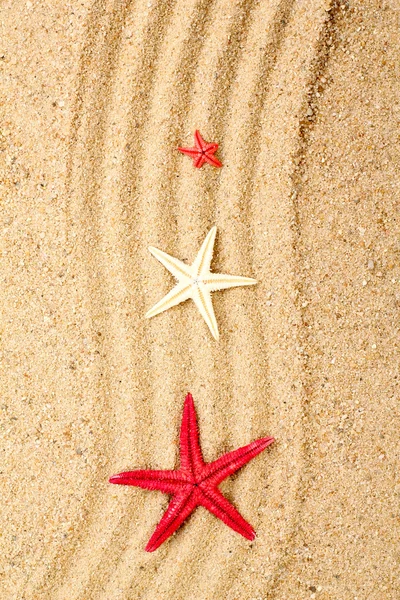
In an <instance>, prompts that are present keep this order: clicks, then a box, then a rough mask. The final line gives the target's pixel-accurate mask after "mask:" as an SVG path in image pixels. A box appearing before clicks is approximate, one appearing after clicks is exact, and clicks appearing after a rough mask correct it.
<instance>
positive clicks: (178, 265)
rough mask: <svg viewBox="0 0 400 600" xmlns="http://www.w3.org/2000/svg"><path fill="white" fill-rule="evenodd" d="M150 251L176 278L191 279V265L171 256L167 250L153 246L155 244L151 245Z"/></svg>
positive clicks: (179, 279)
mask: <svg viewBox="0 0 400 600" xmlns="http://www.w3.org/2000/svg"><path fill="white" fill-rule="evenodd" d="M149 252H150V253H151V254H152V255H153V256H154V258H156V259H157V260H158V261H159V262H160V263H161V264H162V265H164V267H165V268H166V269H168V271H169V272H170V273H171V274H172V275H173V276H174V277H175V278H176V279H178V281H181V280H182V278H186V279H191V274H190V267H189V266H188V265H187V264H185V263H184V262H182V261H181V260H178V259H177V258H174V257H173V256H170V255H169V254H167V253H166V252H163V251H162V250H159V249H158V248H153V246H150V247H149Z"/></svg>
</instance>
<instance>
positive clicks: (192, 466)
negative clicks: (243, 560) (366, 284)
mask: <svg viewBox="0 0 400 600" xmlns="http://www.w3.org/2000/svg"><path fill="white" fill-rule="evenodd" d="M273 441H274V438H272V437H265V438H260V439H259V440H256V441H254V442H251V444H249V445H248V446H244V447H243V448H239V449H238V450H233V451H232V452H228V453H227V454H224V455H223V456H221V457H220V458H218V459H217V460H214V461H213V462H211V463H205V462H204V461H203V456H202V453H201V448H200V444H199V433H198V428H197V416H196V410H195V407H194V403H193V398H192V395H191V394H188V395H187V396H186V399H185V405H184V408H183V416H182V425H181V434H180V462H181V465H180V468H179V469H177V470H175V471H152V470H140V471H127V472H125V473H119V474H118V475H113V476H112V477H110V483H119V484H121V485H135V486H138V487H141V488H144V489H147V490H160V491H161V492H164V493H165V494H172V498H171V501H170V503H169V505H168V508H167V510H166V512H165V513H164V516H163V517H162V519H161V521H160V522H159V524H158V525H157V527H156V530H155V531H154V533H153V535H152V536H151V538H150V540H149V542H148V544H147V546H146V551H147V552H154V550H156V549H157V548H158V547H159V546H160V545H161V544H162V543H163V542H164V541H165V540H166V539H167V538H169V536H170V535H172V534H173V533H174V532H175V531H176V530H177V529H178V527H180V525H181V524H182V523H183V522H184V521H185V519H186V518H187V517H188V516H189V515H190V514H191V513H192V512H193V511H194V509H195V508H196V507H197V506H204V508H206V509H207V510H209V511H210V512H211V513H213V514H214V515H215V516H216V517H218V518H219V519H221V521H223V522H224V523H225V524H226V525H228V526H229V527H231V528H232V529H234V530H235V531H237V532H238V533H240V534H241V535H243V536H244V537H245V538H247V539H249V540H253V539H254V538H255V535H256V534H255V531H254V529H253V528H252V526H251V525H250V524H249V523H247V521H245V520H244V519H243V517H242V516H241V514H240V513H239V512H238V511H237V510H236V508H234V507H233V506H232V504H231V503H230V502H228V500H227V499H226V498H225V496H223V495H222V494H221V492H220V491H219V489H218V485H219V484H220V483H221V481H223V480H224V479H226V477H229V475H232V473H235V471H237V470H238V469H240V467H242V466H243V465H245V464H246V463H248V462H249V461H250V460H251V459H252V458H254V457H255V456H257V454H259V453H260V452H262V451H263V450H265V448H266V447H267V446H269V445H270V444H272V443H273Z"/></svg>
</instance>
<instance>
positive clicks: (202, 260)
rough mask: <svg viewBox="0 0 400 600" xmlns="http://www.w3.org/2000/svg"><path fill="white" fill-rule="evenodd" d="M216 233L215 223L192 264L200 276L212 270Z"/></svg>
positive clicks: (193, 269)
mask: <svg viewBox="0 0 400 600" xmlns="http://www.w3.org/2000/svg"><path fill="white" fill-rule="evenodd" d="M216 234H217V228H216V227H215V225H214V227H212V228H211V229H210V231H209V232H208V234H207V236H206V238H205V240H204V242H203V243H202V245H201V248H200V250H199V251H198V253H197V256H196V258H195V261H194V263H193V265H192V271H194V272H195V274H196V275H197V276H198V277H201V276H202V275H204V274H206V273H208V272H209V271H210V265H211V261H212V257H213V251H214V242H215V236H216Z"/></svg>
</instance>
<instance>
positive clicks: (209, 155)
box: [203, 152, 222, 167]
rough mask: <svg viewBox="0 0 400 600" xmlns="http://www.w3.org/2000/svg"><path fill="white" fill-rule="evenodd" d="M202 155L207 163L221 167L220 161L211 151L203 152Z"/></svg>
mask: <svg viewBox="0 0 400 600" xmlns="http://www.w3.org/2000/svg"><path fill="white" fill-rule="evenodd" d="M203 156H204V160H205V162H208V164H209V165H212V166H213V167H222V162H220V161H219V160H218V158H217V157H216V156H214V154H213V153H212V152H205V154H204V155H203Z"/></svg>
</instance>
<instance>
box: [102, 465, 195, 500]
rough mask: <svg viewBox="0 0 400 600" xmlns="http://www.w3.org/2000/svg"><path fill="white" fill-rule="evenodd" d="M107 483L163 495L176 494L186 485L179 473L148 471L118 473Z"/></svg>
mask: <svg viewBox="0 0 400 600" xmlns="http://www.w3.org/2000/svg"><path fill="white" fill-rule="evenodd" d="M109 482H110V483H117V484H119V485H134V486H137V487H141V488H143V489H145V490H160V492H164V493H165V494H176V493H177V492H179V491H180V490H182V488H183V487H184V486H186V484H187V481H186V479H185V477H184V476H183V474H182V473H180V471H152V470H150V469H141V470H138V471H125V472H124V473H118V475H113V476H112V477H110V479H109Z"/></svg>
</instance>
